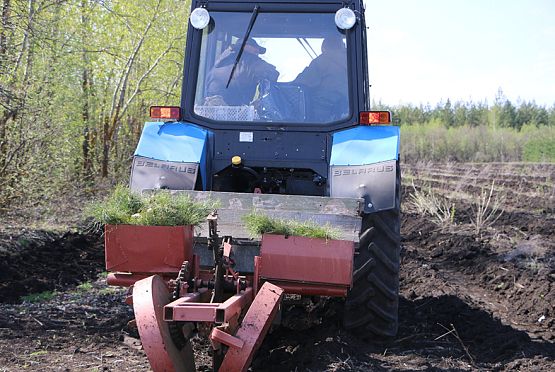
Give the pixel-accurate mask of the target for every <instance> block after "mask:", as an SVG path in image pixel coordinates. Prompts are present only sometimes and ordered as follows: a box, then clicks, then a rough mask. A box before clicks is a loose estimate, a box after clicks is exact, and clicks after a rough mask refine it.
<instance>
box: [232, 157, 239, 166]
mask: <svg viewBox="0 0 555 372" xmlns="http://www.w3.org/2000/svg"><path fill="white" fill-rule="evenodd" d="M231 164H233V165H239V164H241V157H240V156H234V157H232V158H231Z"/></svg>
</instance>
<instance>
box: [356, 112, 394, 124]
mask: <svg viewBox="0 0 555 372" xmlns="http://www.w3.org/2000/svg"><path fill="white" fill-rule="evenodd" d="M359 124H360V125H371V124H391V112H389V111H361V112H360V116H359Z"/></svg>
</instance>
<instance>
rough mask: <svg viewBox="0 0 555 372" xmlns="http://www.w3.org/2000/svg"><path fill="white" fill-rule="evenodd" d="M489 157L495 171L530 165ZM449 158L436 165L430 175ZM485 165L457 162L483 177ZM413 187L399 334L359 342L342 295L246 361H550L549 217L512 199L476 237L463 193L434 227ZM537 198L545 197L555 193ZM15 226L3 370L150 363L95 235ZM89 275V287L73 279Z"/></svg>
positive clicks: (329, 366)
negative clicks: (345, 317)
mask: <svg viewBox="0 0 555 372" xmlns="http://www.w3.org/2000/svg"><path fill="white" fill-rule="evenodd" d="M488 166H489V167H490V169H489V170H487V171H488V172H492V169H493V171H495V172H496V173H495V176H496V177H501V176H500V174H503V173H504V174H514V173H515V169H518V170H519V171H522V172H525V170H526V169H527V168H526V167H525V166H521V165H515V166H514V167H513V168H510V167H508V166H505V165H503V166H496V165H493V166H492V165H488ZM484 167H485V166H484ZM496 167H497V168H496ZM407 168H410V167H407ZM445 168H446V166H445V165H441V166H437V167H435V168H434V167H431V168H430V169H429V170H428V171H427V172H428V173H427V174H426V176H427V177H428V178H433V177H434V172H435V171H436V170H437V171H438V172H440V171H441V172H444V170H445ZM478 168H479V166H478V165H476V164H472V165H468V166H466V167H465V166H464V165H457V166H456V169H457V170H458V171H459V172H463V171H469V170H470V171H472V172H474V173H479V174H482V175H484V174H487V172H486V170H484V169H482V170H480V169H478ZM531 169H532V170H534V172H536V171H538V170H542V171H543V172H548V173H549V172H551V171H552V169H553V168H550V167H548V166H546V165H539V166H535V167H532V168H531ZM408 170H409V171H411V169H408ZM419 172H420V173H421V174H423V173H422V172H424V171H423V170H419ZM480 172H481V173H480ZM413 173H415V172H413ZM483 178H484V179H485V180H484V181H483V183H484V185H485V184H486V183H489V180H488V179H487V177H485V176H484V177H483ZM477 182H478V181H477ZM538 182H546V180H545V179H542V180H539V179H538ZM551 182H552V181H551ZM423 185H424V184H418V183H417V184H416V186H417V187H421V186H423ZM434 187H435V186H434ZM478 187H479V184H478ZM411 190H413V189H412V185H410V186H409V185H407V187H406V188H405V195H404V200H405V202H404V204H403V209H404V213H403V220H402V248H403V249H402V269H401V270H402V271H401V278H400V279H401V288H400V295H401V300H400V308H399V319H400V327H399V332H398V335H397V337H396V338H394V339H391V340H381V341H380V342H375V341H374V342H365V341H362V340H360V339H357V338H356V337H354V336H352V335H350V334H349V333H347V332H345V331H344V330H343V329H342V328H341V308H342V303H341V301H340V300H327V301H325V303H323V304H321V306H316V307H314V309H313V311H312V312H310V313H306V311H304V310H303V309H300V308H299V307H296V306H293V305H291V306H286V308H287V310H288V311H286V312H284V315H283V316H284V317H283V319H282V326H279V327H274V328H273V329H272V331H271V333H270V334H269V335H268V337H267V338H266V339H265V340H264V343H263V344H262V346H261V349H260V350H259V352H258V353H257V355H256V357H255V359H254V361H253V364H252V366H251V370H252V371H353V370H354V371H368V370H378V371H380V370H384V371H385V370H387V371H389V370H397V371H407V370H427V369H433V370H493V371H501V370H519V371H520V370H527V371H542V370H544V371H552V370H554V369H555V308H554V306H555V305H554V304H555V288H554V286H555V284H554V282H555V236H554V235H555V216H553V213H552V212H550V211H549V209H548V208H543V209H542V210H538V209H530V208H525V207H522V206H521V205H518V204H506V205H505V207H506V208H505V209H504V212H503V213H502V214H501V216H500V217H499V218H498V219H497V220H496V221H495V222H494V223H492V224H491V225H488V226H484V227H483V229H482V230H481V231H480V232H479V233H476V231H475V228H474V226H473V225H472V220H473V218H474V215H473V214H474V212H473V199H472V198H470V199H469V198H460V199H457V198H456V197H455V196H454V195H455V194H453V193H452V191H453V190H452V189H448V188H445V189H443V191H444V193H445V195H450V198H451V199H449V200H450V201H451V202H453V203H455V204H456V212H455V215H454V218H453V221H451V223H449V224H448V225H442V226H439V225H437V224H436V223H434V222H432V219H431V218H430V217H429V216H426V215H421V214H418V213H416V212H415V210H414V208H412V207H411V205H410V198H409V195H410V192H411ZM438 190H439V189H438ZM438 192H439V191H438ZM543 197H544V199H542V200H540V201H538V202H537V205H544V206H546V205H549V203H551V202H552V199H550V196H549V195H548V194H546V195H543ZM507 203H512V202H511V201H509V202H507ZM534 203H536V202H534ZM509 207H510V208H509ZM10 236H11V238H8V236H7V235H6V234H0V242H1V244H0V247H2V249H0V275H1V276H2V277H1V281H0V300H1V301H2V302H3V303H2V304H0V370H9V371H16V370H21V369H24V368H25V369H28V370H39V369H52V370H94V369H97V370H101V369H104V370H114V371H116V370H117V371H120V370H130V371H139V370H148V369H149V367H148V362H147V361H146V357H145V355H144V353H143V351H142V350H141V348H140V343H139V342H138V341H137V340H136V339H135V338H134V337H133V336H135V334H134V332H133V328H132V327H130V326H128V322H129V321H130V320H131V319H132V318H133V313H132V310H131V309H130V308H129V307H128V306H127V305H125V304H123V303H122V299H123V298H124V296H125V291H124V290H119V289H114V288H107V287H106V286H105V281H104V279H103V276H102V275H100V276H98V274H99V273H100V272H102V270H103V257H102V242H101V239H100V237H99V236H97V235H88V234H84V235H83V234H77V233H68V234H61V235H60V234H58V235H56V234H54V235H52V234H49V233H43V232H27V233H23V234H21V235H17V236H16V235H13V234H12V235H10ZM83 281H85V282H86V281H90V283H92V284H89V285H88V286H83V285H81V286H76V285H77V283H80V282H83ZM37 283H39V284H37ZM44 290H48V291H52V290H55V291H56V293H55V294H54V298H52V299H50V300H47V301H43V302H39V303H29V302H23V303H22V302H21V296H23V295H28V294H30V293H36V292H41V291H44ZM193 345H194V348H195V350H196V352H197V353H198V355H199V360H198V363H197V366H198V369H199V370H209V368H210V367H209V366H210V360H211V358H210V355H209V348H210V347H209V344H208V343H207V342H206V341H205V340H201V339H194V340H193Z"/></svg>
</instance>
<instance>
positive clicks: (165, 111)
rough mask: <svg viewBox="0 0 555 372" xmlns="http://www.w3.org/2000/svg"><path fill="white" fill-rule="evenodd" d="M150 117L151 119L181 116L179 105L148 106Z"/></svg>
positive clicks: (176, 118) (177, 118)
mask: <svg viewBox="0 0 555 372" xmlns="http://www.w3.org/2000/svg"><path fill="white" fill-rule="evenodd" d="M150 117H151V118H152V119H173V120H179V119H180V118H181V107H179V106H150Z"/></svg>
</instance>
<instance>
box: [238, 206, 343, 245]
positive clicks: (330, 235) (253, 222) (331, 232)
mask: <svg viewBox="0 0 555 372" xmlns="http://www.w3.org/2000/svg"><path fill="white" fill-rule="evenodd" d="M243 222H244V223H245V227H246V228H247V231H249V233H250V234H251V235H252V236H254V237H256V236H260V235H262V234H276V235H285V236H304V237H307V238H317V239H339V237H340V236H341V233H340V231H339V230H337V229H336V228H333V227H331V226H329V225H324V226H321V225H318V224H316V223H315V222H312V221H303V222H299V221H293V220H280V219H275V218H271V217H268V216H267V215H264V214H261V213H259V212H251V213H249V214H246V215H244V216H243Z"/></svg>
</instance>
